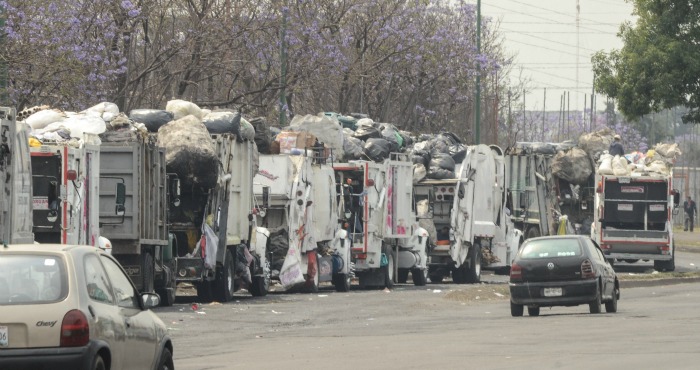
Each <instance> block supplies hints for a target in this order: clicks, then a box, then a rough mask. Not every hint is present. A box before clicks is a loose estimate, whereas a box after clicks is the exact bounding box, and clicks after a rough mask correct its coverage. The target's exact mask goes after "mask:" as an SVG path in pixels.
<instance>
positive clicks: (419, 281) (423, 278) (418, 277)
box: [411, 268, 428, 286]
mask: <svg viewBox="0 0 700 370" xmlns="http://www.w3.org/2000/svg"><path fill="white" fill-rule="evenodd" d="M411 278H412V279H413V285H415V286H425V284H428V269H419V268H415V269H413V270H411Z"/></svg>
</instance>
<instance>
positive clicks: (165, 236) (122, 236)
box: [99, 133, 179, 306]
mask: <svg viewBox="0 0 700 370" xmlns="http://www.w3.org/2000/svg"><path fill="white" fill-rule="evenodd" d="M112 137H117V138H118V139H117V140H114V139H111V138H112ZM100 159H101V161H100V162H101V164H100V213H99V220H100V228H101V235H102V236H104V237H106V238H108V239H109V241H110V243H111V247H112V249H111V250H112V252H111V253H112V255H114V257H115V258H116V259H117V260H118V261H119V263H121V264H122V266H123V267H124V270H125V271H126V272H127V274H128V275H129V277H130V278H131V280H132V281H133V282H134V284H135V285H136V287H137V288H138V289H139V290H141V291H143V292H153V291H155V292H156V293H158V295H159V296H160V302H161V305H163V306H170V305H172V304H173V303H174V302H175V295H176V284H175V273H176V259H175V257H176V256H177V255H176V251H175V250H174V246H175V245H174V238H173V235H172V234H170V233H169V225H168V208H169V207H176V206H177V205H178V203H179V198H178V197H179V179H178V178H177V177H176V176H174V175H172V174H171V175H170V177H168V174H167V173H166V163H165V149H164V148H162V147H159V146H158V145H157V144H156V138H155V135H143V136H142V135H113V136H112V135H109V133H107V135H103V139H102V144H101V145H100Z"/></svg>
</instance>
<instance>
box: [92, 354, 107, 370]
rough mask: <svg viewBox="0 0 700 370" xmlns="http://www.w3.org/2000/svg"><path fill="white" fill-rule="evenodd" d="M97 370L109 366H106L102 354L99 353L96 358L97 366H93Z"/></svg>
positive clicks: (104, 369) (102, 369) (103, 369)
mask: <svg viewBox="0 0 700 370" xmlns="http://www.w3.org/2000/svg"><path fill="white" fill-rule="evenodd" d="M92 368H93V369H95V370H106V369H107V366H105V360H103V359H102V356H100V355H98V356H97V357H96V358H95V366H93V367H92Z"/></svg>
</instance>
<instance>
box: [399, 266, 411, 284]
mask: <svg viewBox="0 0 700 370" xmlns="http://www.w3.org/2000/svg"><path fill="white" fill-rule="evenodd" d="M408 273H409V270H408V269H399V273H398V276H397V277H396V282H398V283H399V284H406V282H407V281H408Z"/></svg>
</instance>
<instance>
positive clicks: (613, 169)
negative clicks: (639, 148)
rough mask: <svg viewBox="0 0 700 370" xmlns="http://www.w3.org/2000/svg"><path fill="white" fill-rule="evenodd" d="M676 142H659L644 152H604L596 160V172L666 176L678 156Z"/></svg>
mask: <svg viewBox="0 0 700 370" xmlns="http://www.w3.org/2000/svg"><path fill="white" fill-rule="evenodd" d="M681 154H682V153H681V150H680V148H679V147H678V144H676V143H673V144H668V143H659V144H656V145H655V146H654V149H650V150H648V151H647V152H646V153H641V152H636V151H635V152H632V153H629V154H625V155H624V156H618V155H616V156H614V157H613V156H612V155H610V154H608V153H604V154H602V155H601V156H600V160H599V161H598V169H597V173H599V174H601V175H614V176H643V175H662V176H666V175H668V174H669V173H670V172H671V168H672V167H673V165H674V164H675V162H676V159H677V158H678V156H680V155H681Z"/></svg>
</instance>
